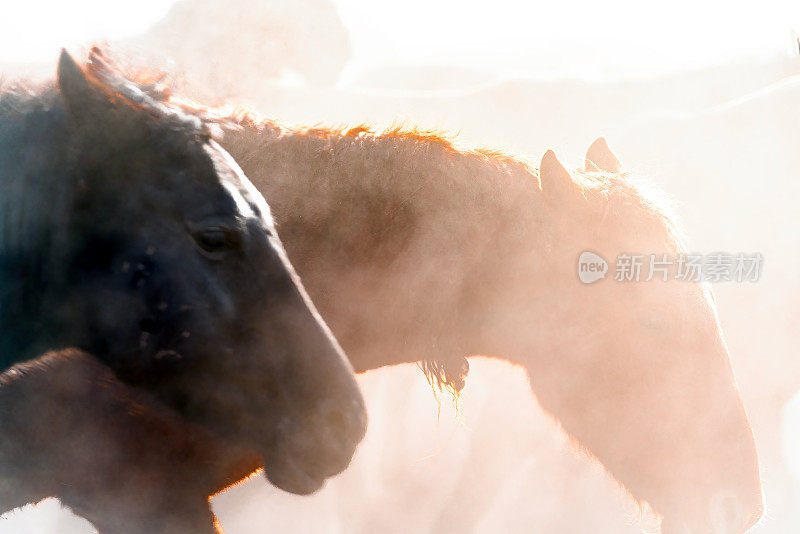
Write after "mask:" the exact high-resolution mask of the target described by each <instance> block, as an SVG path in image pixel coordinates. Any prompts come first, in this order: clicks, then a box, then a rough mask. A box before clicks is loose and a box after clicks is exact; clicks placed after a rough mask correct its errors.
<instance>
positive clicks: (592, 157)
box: [585, 137, 622, 173]
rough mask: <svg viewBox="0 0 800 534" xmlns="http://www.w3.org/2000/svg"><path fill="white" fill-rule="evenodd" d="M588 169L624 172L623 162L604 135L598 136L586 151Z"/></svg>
mask: <svg viewBox="0 0 800 534" xmlns="http://www.w3.org/2000/svg"><path fill="white" fill-rule="evenodd" d="M585 166H586V170H587V171H606V172H613V173H619V172H622V163H620V161H619V158H617V156H616V155H615V154H614V153H613V152H612V151H611V149H610V148H608V143H606V140H605V138H604V137H598V138H597V139H595V141H594V143H592V144H591V145H590V146H589V150H587V151H586V163H585Z"/></svg>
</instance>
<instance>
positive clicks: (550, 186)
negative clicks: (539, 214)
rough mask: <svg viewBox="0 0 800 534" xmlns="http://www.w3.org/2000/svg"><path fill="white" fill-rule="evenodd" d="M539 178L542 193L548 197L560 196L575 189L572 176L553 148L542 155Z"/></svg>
mask: <svg viewBox="0 0 800 534" xmlns="http://www.w3.org/2000/svg"><path fill="white" fill-rule="evenodd" d="M539 180H540V181H541V184H542V193H543V194H544V195H545V197H547V198H559V197H562V196H564V195H566V194H569V192H571V191H573V190H574V189H575V182H573V181H572V176H570V174H569V171H567V169H565V168H564V166H563V165H561V162H560V161H558V158H556V154H555V152H553V151H552V150H548V151H547V152H545V153H544V156H542V163H541V164H540V165H539Z"/></svg>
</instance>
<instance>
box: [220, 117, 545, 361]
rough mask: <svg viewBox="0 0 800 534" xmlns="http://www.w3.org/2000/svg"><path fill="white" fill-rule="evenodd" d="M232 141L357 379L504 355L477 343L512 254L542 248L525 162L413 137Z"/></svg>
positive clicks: (270, 136)
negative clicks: (428, 363) (408, 365)
mask: <svg viewBox="0 0 800 534" xmlns="http://www.w3.org/2000/svg"><path fill="white" fill-rule="evenodd" d="M226 144H227V147H226V148H228V150H229V151H230V152H231V153H232V154H233V156H234V157H235V158H236V159H237V161H239V163H240V165H242V167H243V169H244V171H245V173H246V174H247V175H248V176H249V177H250V179H251V180H253V181H254V183H255V184H256V186H257V187H258V188H259V189H260V190H261V191H262V193H264V195H265V197H266V198H267V200H268V201H269V203H270V205H271V207H272V209H273V212H274V214H275V217H276V220H277V222H278V232H279V234H280V235H281V238H282V239H283V240H284V243H285V246H286V248H287V251H288V253H289V256H290V258H291V260H292V262H293V263H294V265H295V267H296V268H297V270H298V272H299V273H300V275H301V278H302V279H303V282H304V283H305V285H306V287H307V288H308V290H309V292H310V294H311V296H312V299H313V300H314V302H315V304H316V305H317V306H318V307H319V308H320V311H321V312H322V315H323V317H325V319H326V321H328V322H329V323H330V325H331V327H332V329H333V331H334V334H335V335H336V336H337V338H339V340H340V342H341V343H342V345H343V346H344V348H345V350H346V351H347V353H348V355H349V357H350V359H351V361H352V362H353V365H354V367H355V368H356V369H357V370H365V369H371V368H376V367H380V366H383V365H388V364H394V363H401V362H412V361H418V360H441V359H444V360H447V359H449V358H462V357H463V356H467V355H472V354H487V355H489V354H491V355H496V356H504V354H503V349H504V347H503V346H502V344H497V343H493V342H492V340H488V339H486V338H485V336H483V335H482V333H483V332H484V331H485V328H484V327H485V321H486V320H487V318H486V316H485V311H486V310H487V309H492V306H487V301H489V302H491V301H493V299H494V298H495V295H494V294H493V292H494V291H495V290H499V289H501V287H500V286H502V285H503V284H504V283H505V282H504V280H505V279H506V278H507V277H508V276H509V274H510V273H512V272H513V271H514V267H513V266H514V265H515V264H516V259H515V258H516V256H517V255H518V254H525V255H529V254H530V253H531V250H532V249H535V248H536V247H538V246H539V243H540V240H539V239H538V238H537V237H536V235H535V231H534V229H535V228H536V225H537V219H538V218H539V216H540V212H541V210H540V209H539V206H540V204H541V200H540V196H539V188H538V183H537V179H536V176H535V175H534V174H533V173H532V172H531V171H530V169H529V168H528V167H527V166H526V165H524V164H523V163H521V162H519V161H515V160H511V159H510V158H505V157H502V156H499V155H496V154H490V153H480V152H461V151H458V150H456V149H454V148H453V147H452V146H450V145H449V144H448V143H447V142H446V141H443V140H441V139H438V138H424V137H420V136H413V135H408V136H402V135H384V136H357V135H356V136H354V135H346V134H339V133H331V132H327V133H325V132H313V133H290V134H283V135H275V130H269V131H267V132H266V133H262V135H261V137H259V135H254V134H253V133H252V132H250V135H249V136H247V135H246V136H244V138H242V137H241V134H240V137H239V139H237V140H235V141H234V140H230V139H229V140H228V142H227V143H226Z"/></svg>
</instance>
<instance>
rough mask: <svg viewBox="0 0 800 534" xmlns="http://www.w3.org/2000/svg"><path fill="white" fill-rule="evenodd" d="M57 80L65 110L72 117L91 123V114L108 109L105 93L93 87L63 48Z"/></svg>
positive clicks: (94, 114)
mask: <svg viewBox="0 0 800 534" xmlns="http://www.w3.org/2000/svg"><path fill="white" fill-rule="evenodd" d="M57 80H58V88H59V90H60V91H61V96H62V97H63V98H64V104H65V106H66V108H67V111H68V112H69V114H70V115H71V116H72V117H73V118H74V119H76V120H78V121H80V122H84V123H91V121H92V117H93V116H96V115H97V114H98V113H100V112H102V111H104V110H106V109H108V100H107V99H106V97H105V95H104V94H103V93H102V91H100V90H99V89H97V88H96V87H93V84H92V83H91V82H90V81H89V80H88V78H86V74H85V73H84V72H83V69H81V68H80V67H79V66H78V64H77V63H76V62H75V60H74V59H72V56H70V55H69V53H68V52H67V51H66V50H64V49H62V50H61V56H60V57H59V59H58V74H57Z"/></svg>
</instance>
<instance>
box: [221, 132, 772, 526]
mask: <svg viewBox="0 0 800 534" xmlns="http://www.w3.org/2000/svg"><path fill="white" fill-rule="evenodd" d="M239 122H240V124H241V126H242V128H243V129H242V130H240V131H238V132H234V133H233V134H232V135H229V136H228V137H226V139H225V140H224V143H223V144H224V145H225V146H226V148H227V149H228V150H229V151H230V152H231V154H232V155H233V156H234V158H235V159H236V160H237V161H238V162H239V163H240V164H241V165H242V167H243V169H244V170H245V172H246V173H247V174H248V175H249V176H251V177H252V179H253V181H254V184H255V185H256V187H258V188H259V189H260V190H261V191H262V192H263V193H264V195H265V197H266V198H268V199H269V201H270V203H271V205H272V206H273V207H274V210H275V214H276V218H277V221H278V227H279V231H280V232H281V236H282V238H283V239H284V240H285V242H286V243H287V251H288V253H289V256H290V258H291V260H292V261H293V263H294V264H295V265H297V268H298V271H299V273H300V275H301V277H302V278H303V280H304V282H305V283H306V285H307V286H308V288H309V292H310V294H311V296H312V299H313V300H314V301H315V303H316V304H317V305H318V306H319V309H320V311H321V313H322V314H323V316H324V317H325V318H326V320H327V321H328V322H329V324H330V325H331V328H332V330H333V331H334V333H335V335H336V336H337V339H339V341H340V342H341V343H342V346H343V347H344V349H345V351H346V352H347V354H348V357H349V358H350V360H351V362H352V363H353V365H354V367H355V369H356V370H357V371H361V370H366V369H372V368H375V367H379V366H382V365H387V364H395V363H399V362H409V361H418V360H420V361H423V362H425V363H424V366H425V368H426V369H427V370H428V371H429V372H430V373H432V375H433V376H434V377H435V378H438V379H439V380H440V381H441V382H442V383H443V384H445V385H450V386H453V387H455V388H456V389H457V388H459V387H460V386H461V385H462V383H463V382H462V380H463V376H462V372H463V370H465V369H466V366H465V365H464V364H463V363H462V362H463V357H464V356H468V355H478V354H479V355H488V356H496V357H499V358H503V359H506V360H509V361H511V362H514V363H518V364H520V365H522V366H524V367H525V368H526V369H527V370H528V373H529V376H530V379H531V386H532V388H533V390H534V393H535V394H536V396H537V398H538V400H539V402H540V403H541V404H542V406H543V407H544V408H545V409H546V410H547V411H548V412H550V413H551V414H552V415H553V416H554V417H555V418H556V419H557V420H558V421H559V422H560V423H561V425H562V426H563V428H564V429H565V430H566V431H567V432H568V433H569V434H570V435H571V436H573V437H574V438H575V439H576V440H577V441H578V442H579V443H580V444H581V445H582V446H583V447H584V448H585V449H587V450H588V451H589V452H591V453H592V454H593V455H594V456H595V457H596V458H597V459H598V460H599V461H600V462H601V463H602V464H603V465H604V466H605V467H606V468H607V469H608V470H609V471H610V473H611V474H612V475H613V476H614V477H615V478H616V479H617V480H618V481H620V482H621V483H622V484H623V485H624V486H625V487H626V488H627V489H628V490H629V491H630V492H631V494H632V495H633V496H634V497H635V498H637V499H638V500H640V501H643V502H647V503H649V504H650V505H652V507H653V508H654V509H655V510H656V511H657V512H659V513H660V514H661V515H663V517H664V522H663V525H664V526H663V529H664V531H665V532H669V531H673V532H674V531H678V532H681V529H688V530H689V531H690V532H741V531H743V530H745V529H746V528H748V527H749V526H750V525H752V524H753V523H754V522H755V521H757V519H758V518H759V517H760V515H761V492H760V484H759V473H758V464H757V457H756V451H755V445H754V441H753V436H752V432H751V430H750V426H749V423H748V421H747V417H746V415H745V411H744V409H743V406H742V403H741V400H740V397H739V392H738V390H737V388H736V385H735V383H734V379H733V374H732V372H731V367H730V363H729V358H728V352H727V348H726V346H725V342H724V340H723V337H722V333H721V331H720V326H719V323H718V320H717V315H716V310H715V305H714V300H713V297H712V295H711V292H710V290H709V288H708V287H707V286H704V285H701V284H697V283H689V282H683V281H678V280H670V281H668V282H663V281H661V280H660V279H659V278H655V279H653V280H651V281H649V282H645V281H644V278H643V279H642V281H641V282H638V283H637V282H629V283H623V282H616V281H614V280H613V279H612V278H613V272H612V273H611V274H610V275H609V276H607V278H606V279H603V280H600V281H598V282H596V283H594V284H583V283H581V281H580V280H579V278H578V276H577V261H578V257H579V255H580V254H581V253H582V252H583V251H586V250H591V251H594V252H595V253H597V254H599V255H600V256H601V257H603V258H606V259H607V260H609V261H612V260H613V259H615V258H616V257H617V256H618V255H620V254H621V253H625V252H627V253H640V254H656V255H658V256H659V257H660V255H661V254H668V255H670V256H671V257H673V258H675V257H676V256H677V255H678V254H679V253H681V252H683V251H684V249H683V246H682V244H681V239H680V235H679V232H678V231H677V229H676V226H675V224H674V222H673V219H672V217H671V216H670V215H669V214H668V212H667V211H666V210H665V209H664V205H665V203H664V201H663V200H662V199H660V198H659V196H658V195H657V194H655V193H653V192H652V191H648V189H647V188H646V187H645V186H642V185H637V183H636V182H635V181H634V180H632V179H630V178H629V177H628V176H626V175H624V174H621V170H622V168H621V164H620V163H619V160H618V159H617V158H616V156H615V155H614V154H613V153H612V152H611V151H610V150H609V149H608V146H607V145H606V143H605V141H604V140H603V139H602V138H601V139H598V140H597V141H596V142H595V143H594V144H593V145H592V146H591V147H590V148H589V150H588V152H587V156H586V159H587V163H588V167H589V169H591V170H589V171H585V172H576V173H570V172H568V171H567V170H566V169H565V168H564V167H563V166H562V165H561V164H560V163H559V162H558V160H557V159H556V157H555V155H554V154H553V153H552V152H551V151H548V152H547V153H546V154H545V155H544V157H543V159H542V162H541V166H540V171H539V175H538V180H537V176H536V173H535V172H534V171H532V170H531V169H530V168H529V166H527V165H526V164H525V163H523V162H521V161H519V160H515V159H512V158H509V157H506V156H504V155H502V154H498V153H493V152H487V151H464V150H459V149H457V148H456V147H454V146H453V145H452V144H451V143H450V142H448V141H447V140H446V139H443V138H441V137H439V136H436V135H433V134H426V133H415V132H403V131H401V130H394V131H390V132H386V133H384V134H381V135H375V134H372V133H370V132H368V131H365V130H364V129H362V128H356V129H352V130H350V131H335V130H322V129H311V130H293V129H286V128H283V127H281V126H280V125H276V124H274V123H271V122H269V121H256V120H252V119H251V118H248V117H245V118H243V119H242V120H240V121H239Z"/></svg>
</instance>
